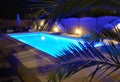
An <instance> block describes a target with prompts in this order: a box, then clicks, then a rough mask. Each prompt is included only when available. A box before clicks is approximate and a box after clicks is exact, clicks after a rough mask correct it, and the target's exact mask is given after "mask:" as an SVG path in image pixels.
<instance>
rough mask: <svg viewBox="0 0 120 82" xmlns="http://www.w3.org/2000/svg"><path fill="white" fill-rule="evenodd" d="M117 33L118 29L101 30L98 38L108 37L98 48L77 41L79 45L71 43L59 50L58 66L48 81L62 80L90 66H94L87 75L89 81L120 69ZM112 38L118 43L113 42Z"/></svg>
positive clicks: (119, 46) (119, 32)
mask: <svg viewBox="0 0 120 82" xmlns="http://www.w3.org/2000/svg"><path fill="white" fill-rule="evenodd" d="M108 32H109V33H108ZM119 34H120V30H119V29H116V30H111V31H108V30H105V29H104V30H101V33H100V34H97V35H99V37H98V38H102V39H109V41H108V42H109V45H108V44H106V43H104V45H103V46H101V47H100V48H95V47H94V46H92V45H90V44H89V43H88V42H86V43H85V44H81V43H80V42H79V41H78V43H79V47H78V46H76V45H74V44H72V43H71V44H70V46H68V48H69V50H66V49H64V48H63V50H61V51H60V52H59V55H61V56H58V58H57V60H58V62H59V66H58V68H57V69H56V70H55V71H53V72H52V73H50V74H49V76H48V78H47V79H48V82H62V81H63V80H65V79H67V78H69V77H71V76H72V75H74V74H75V73H77V72H79V71H81V70H83V69H86V68H90V67H94V68H93V69H94V70H93V71H92V72H91V73H90V74H89V76H88V77H90V79H89V81H90V82H92V81H94V80H93V78H94V77H95V75H97V77H98V78H102V79H103V78H105V77H107V76H110V75H111V74H113V73H116V71H118V70H119V71H120V44H119V42H120V40H119V37H117V36H119ZM113 40H116V41H117V42H118V43H117V44H115V43H114V42H113ZM101 49H102V50H101ZM118 76H119V75H118ZM118 79H119V78H118ZM119 80H120V79H119Z"/></svg>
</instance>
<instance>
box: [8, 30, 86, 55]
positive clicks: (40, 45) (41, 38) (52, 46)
mask: <svg viewBox="0 0 120 82" xmlns="http://www.w3.org/2000/svg"><path fill="white" fill-rule="evenodd" d="M8 36H10V37H12V38H14V39H17V40H19V41H21V42H23V43H25V44H28V45H30V46H32V47H34V48H36V49H38V50H41V51H43V52H46V53H47V54H50V55H51V56H54V57H57V55H58V54H57V53H58V52H59V51H60V50H62V49H63V48H64V49H66V48H67V46H68V45H69V43H71V42H72V43H73V44H75V45H77V46H79V45H78V43H77V41H78V40H79V41H80V42H81V43H84V41H83V40H81V39H79V38H70V37H65V36H60V35H52V34H47V33H42V32H31V33H14V34H8Z"/></svg>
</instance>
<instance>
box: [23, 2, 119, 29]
mask: <svg viewBox="0 0 120 82" xmlns="http://www.w3.org/2000/svg"><path fill="white" fill-rule="evenodd" d="M119 6H120V2H119V1H117V0H100V1H99V0H37V1H33V2H31V3H29V4H26V6H25V10H26V9H28V10H36V11H33V13H32V15H31V16H32V17H35V18H37V19H41V18H45V19H46V21H45V24H44V27H43V28H42V29H41V30H48V31H49V30H50V29H51V27H52V25H53V24H54V23H55V22H56V21H57V22H60V20H61V19H63V18H67V17H70V16H72V15H75V14H77V13H79V14H80V13H84V12H85V11H88V10H91V9H93V8H100V9H105V10H111V11H113V12H112V13H114V14H115V13H120V11H119ZM95 12H96V11H95Z"/></svg>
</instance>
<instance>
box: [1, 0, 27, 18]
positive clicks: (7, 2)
mask: <svg viewBox="0 0 120 82" xmlns="http://www.w3.org/2000/svg"><path fill="white" fill-rule="evenodd" d="M24 2H25V0H1V1H0V19H16V14H17V13H21V11H20V10H21V7H22V6H23V4H24Z"/></svg>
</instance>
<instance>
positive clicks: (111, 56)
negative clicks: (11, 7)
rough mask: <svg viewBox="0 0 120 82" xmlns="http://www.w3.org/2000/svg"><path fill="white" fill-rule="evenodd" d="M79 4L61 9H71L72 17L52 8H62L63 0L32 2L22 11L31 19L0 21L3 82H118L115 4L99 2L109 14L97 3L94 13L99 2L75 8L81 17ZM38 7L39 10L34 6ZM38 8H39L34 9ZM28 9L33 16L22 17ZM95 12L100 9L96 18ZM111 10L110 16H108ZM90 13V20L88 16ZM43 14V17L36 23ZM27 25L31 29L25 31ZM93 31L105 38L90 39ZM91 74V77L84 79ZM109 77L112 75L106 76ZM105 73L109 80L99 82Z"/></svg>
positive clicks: (117, 26) (0, 56)
mask: <svg viewBox="0 0 120 82" xmlns="http://www.w3.org/2000/svg"><path fill="white" fill-rule="evenodd" d="M87 1H89V0H87ZM77 2H79V0H76V1H73V3H72V5H74V6H71V5H70V2H69V1H67V3H68V4H66V5H67V6H66V7H65V8H66V9H67V8H68V10H69V11H70V10H71V9H69V6H71V7H72V8H73V10H74V11H73V10H72V11H73V12H74V13H73V12H71V13H70V12H69V11H62V12H61V10H58V11H57V7H58V6H56V5H55V4H58V5H59V6H60V4H61V5H62V6H63V4H62V3H64V1H63V2H59V0H58V2H57V1H47V0H46V1H44V0H43V1H40V2H39V1H38V2H37V1H33V2H32V1H30V2H28V3H27V4H24V5H25V6H24V8H25V10H24V11H23V12H24V14H27V15H28V19H30V20H28V19H27V20H25V19H21V20H20V19H19V18H17V20H4V21H3V20H0V23H1V26H0V28H1V30H0V32H1V33H0V64H1V66H0V72H1V74H0V81H1V82H34V81H35V82H52V81H53V80H54V82H83V81H84V82H106V81H109V82H115V81H116V82H119V81H120V79H119V78H120V77H119V75H120V69H119V68H120V67H119V65H120V64H119V63H120V61H119V59H120V56H119V52H120V51H119V49H120V48H119V47H120V46H119V41H120V38H119V32H120V31H119V23H120V21H119V20H120V17H119V15H118V13H120V12H119V11H118V10H119V9H118V8H119V6H118V5H119V4H120V3H119V1H117V0H115V1H112V0H110V2H109V3H106V1H105V2H104V1H101V3H102V2H104V4H103V5H102V6H105V4H107V5H109V8H108V9H105V8H104V9H103V10H102V8H100V7H99V6H101V3H99V6H98V7H96V8H95V9H94V7H95V4H96V3H98V2H97V1H96V2H95V4H94V5H93V4H88V3H87V2H86V4H85V5H84V6H83V7H85V8H83V7H82V6H81V7H78V8H77V9H80V11H79V12H77V11H76V9H74V7H75V8H76V6H75V3H77ZM48 3H49V4H50V3H51V5H48ZM83 3H84V0H83ZM111 3H113V4H115V5H113V4H111ZM116 3H117V4H116ZM33 4H34V5H33ZM38 4H40V5H41V4H42V5H41V6H38ZM53 4H54V5H53ZM22 5H23V4H22ZM43 5H44V7H45V8H43ZM77 5H81V3H79V4H77ZM86 5H88V6H86ZM38 7H40V8H41V9H38V10H37V8H38ZM46 7H47V8H46ZM49 7H50V9H51V8H54V7H56V8H54V9H55V10H53V11H54V12H55V13H54V12H52V11H50V10H49V9H48V8H49ZM60 7H61V6H60ZM88 7H89V8H88ZM34 8H36V9H34ZM26 9H27V10H26ZM30 9H31V12H32V14H29V13H25V11H29V10H30ZM45 9H46V10H45ZM58 9H59V8H58ZM97 9H100V10H99V12H101V10H102V12H103V13H102V15H99V16H98V14H99V13H98V14H97V15H96V14H95V12H96V11H97ZM109 9H110V12H108V10H109ZM35 10H36V11H35ZM85 10H88V11H85ZM43 11H44V13H43ZM45 11H46V12H45ZM82 11H83V12H82ZM113 11H114V12H113ZM21 12H22V11H21ZM81 12H82V13H81ZM88 12H90V13H91V14H93V15H91V14H90V13H89V14H87V13H88ZM58 13H59V14H58ZM60 13H62V14H60ZM65 13H66V14H65ZM68 13H70V15H69V14H68ZM105 13H106V14H105ZM108 13H109V14H108ZM67 14H68V15H67ZM103 14H105V15H103ZM43 15H46V16H45V17H43V18H39V17H42V16H43ZM85 15H86V16H85ZM94 15H96V16H97V17H96V16H94ZM50 17H51V18H50ZM52 17H53V18H52ZM55 17H56V18H55ZM78 17H79V18H78ZM38 18H39V19H38ZM18 19H19V21H18ZM33 19H34V20H33ZM51 19H52V20H51ZM16 21H17V22H16ZM18 23H19V24H18ZM14 26H15V27H14ZM28 26H29V29H28V28H26V29H27V30H26V29H24V28H25V27H28ZM23 27H24V28H23ZM103 28H104V30H103ZM106 29H107V30H106ZM96 31H100V32H97V33H98V34H99V33H100V35H101V33H102V34H103V35H104V36H103V35H102V36H100V37H98V36H95V37H94V36H93V35H94V32H96ZM113 34H114V35H113ZM96 41H97V42H96ZM88 67H89V68H88ZM84 68H86V69H84ZM81 69H83V70H81ZM78 70H81V71H78ZM94 70H95V71H94ZM102 70H103V71H102ZM97 71H98V72H97ZM114 71H115V72H114ZM91 72H92V74H91V75H90V76H91V77H88V78H86V77H87V76H88V75H89V74H90V73H91ZM96 72H97V74H96ZM111 72H113V73H112V74H111V75H109V73H111ZM50 74H51V75H50ZM54 74H56V75H54ZM104 74H105V75H107V76H106V78H102V77H105V75H104ZM71 75H72V76H71ZM94 75H96V76H94ZM100 75H101V77H100ZM69 76H70V78H68V77H69ZM92 77H94V78H92ZM97 77H100V78H97ZM91 78H92V79H91Z"/></svg>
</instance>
